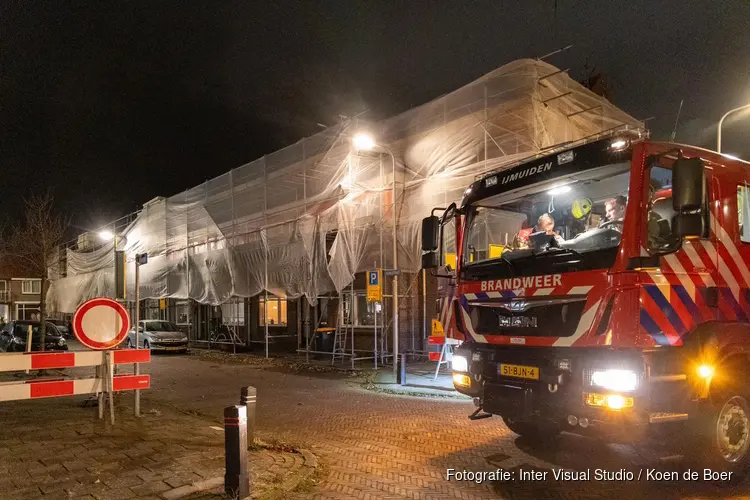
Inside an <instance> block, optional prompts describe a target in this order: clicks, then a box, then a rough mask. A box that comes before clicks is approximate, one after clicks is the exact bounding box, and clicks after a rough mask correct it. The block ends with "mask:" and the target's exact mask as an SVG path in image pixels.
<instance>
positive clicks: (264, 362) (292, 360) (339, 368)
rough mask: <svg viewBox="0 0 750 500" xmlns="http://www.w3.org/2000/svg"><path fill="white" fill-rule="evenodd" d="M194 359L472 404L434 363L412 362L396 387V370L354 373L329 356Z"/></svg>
mask: <svg viewBox="0 0 750 500" xmlns="http://www.w3.org/2000/svg"><path fill="white" fill-rule="evenodd" d="M193 355H195V356H197V357H200V358H202V359H204V360H215V361H220V362H224V363H232V364H242V365H254V366H257V367H258V368H274V367H278V368H283V369H285V370H287V371H289V372H299V373H305V372H307V373H312V372H319V373H330V374H331V376H334V377H339V378H344V377H357V379H356V381H358V382H361V383H362V385H363V386H364V387H365V389H368V390H370V391H374V392H381V393H387V394H400V395H407V396H421V397H435V398H455V399H461V400H466V401H470V400H471V398H470V397H468V396H464V395H463V394H460V393H458V392H457V391H456V390H455V389H454V387H453V378H452V376H451V372H450V370H449V368H448V367H446V366H443V367H442V368H441V370H440V373H439V375H438V377H437V379H435V368H436V367H437V363H436V362H434V361H412V362H407V364H406V383H405V384H403V385H401V384H396V383H395V382H396V381H395V378H394V376H393V366H392V365H386V366H380V367H379V368H378V370H377V371H375V370H373V367H372V364H371V362H369V361H368V362H366V363H362V362H360V363H357V364H356V365H355V369H354V370H352V369H351V365H350V363H349V362H348V361H344V362H340V361H339V362H337V363H336V364H332V363H331V361H330V357H329V356H321V357H320V359H314V358H312V357H311V358H310V361H309V362H306V361H305V358H304V356H300V355H296V356H295V355H290V356H275V357H271V358H264V357H263V356H258V355H254V354H248V353H244V354H237V355H232V354H231V353H223V352H218V351H206V350H201V351H198V350H194V352H193Z"/></svg>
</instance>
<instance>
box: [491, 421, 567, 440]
mask: <svg viewBox="0 0 750 500" xmlns="http://www.w3.org/2000/svg"><path fill="white" fill-rule="evenodd" d="M503 422H505V425H506V426H507V427H508V429H510V430H511V431H513V432H514V433H516V434H518V435H519V436H521V437H524V438H526V439H528V440H531V441H536V442H544V441H550V440H553V439H554V438H555V437H556V436H557V435H558V434H560V432H561V430H560V427H559V426H558V425H555V424H553V423H550V422H539V421H536V422H535V421H529V420H516V419H513V418H509V417H503Z"/></svg>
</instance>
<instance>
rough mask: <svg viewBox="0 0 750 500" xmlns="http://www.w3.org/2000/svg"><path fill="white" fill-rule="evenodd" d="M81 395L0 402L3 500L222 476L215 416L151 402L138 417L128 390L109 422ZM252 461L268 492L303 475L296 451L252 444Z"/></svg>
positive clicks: (116, 498)
mask: <svg viewBox="0 0 750 500" xmlns="http://www.w3.org/2000/svg"><path fill="white" fill-rule="evenodd" d="M144 392H145V391H144ZM85 399H86V398H85V397H77V398H56V399H43V400H35V401H16V402H5V403H0V422H2V425H0V498H2V500H26V499H29V500H31V499H38V498H41V499H44V500H54V499H72V498H81V499H87V500H94V499H95V500H120V499H129V498H138V499H156V498H161V495H163V494H165V493H166V492H169V491H174V489H175V488H179V487H183V486H186V485H191V484H194V483H196V482H206V481H210V480H212V479H215V478H223V476H224V437H223V436H224V435H223V429H222V428H221V427H219V426H217V425H216V424H215V423H214V422H211V421H209V420H208V419H205V418H200V417H197V416H190V415H186V414H184V413H180V412H177V411H175V410H173V409H171V408H165V407H159V408H156V407H155V406H154V405H150V410H146V411H145V412H144V416H143V417H142V418H141V419H135V418H134V417H132V409H131V408H129V407H128V406H127V405H128V403H130V401H132V396H130V395H127V396H126V395H122V396H120V397H118V400H119V402H116V407H119V408H120V410H121V411H118V412H117V414H116V423H115V426H114V427H113V426H111V425H110V424H109V421H108V420H105V421H100V420H98V419H96V418H95V412H96V409H95V408H84V407H83V406H82V402H83V401H84V400H85ZM250 464H251V475H252V477H253V480H254V482H255V484H256V489H257V490H258V492H259V493H262V494H264V495H266V497H268V494H270V493H273V491H274V490H276V489H278V488H279V487H281V486H287V484H286V483H287V482H288V481H289V480H290V479H293V478H294V477H297V476H299V477H302V476H303V475H306V474H305V472H304V471H303V469H305V459H304V458H303V456H302V455H300V454H297V453H290V452H281V451H270V450H268V449H259V450H254V451H252V452H251V453H250ZM293 486H294V485H291V486H290V487H293ZM219 489H220V488H219ZM284 496H286V495H284Z"/></svg>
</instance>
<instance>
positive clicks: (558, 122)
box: [48, 59, 643, 313]
mask: <svg viewBox="0 0 750 500" xmlns="http://www.w3.org/2000/svg"><path fill="white" fill-rule="evenodd" d="M624 128H629V129H636V130H642V128H643V124H642V123H640V122H638V121H637V120H635V119H634V118H632V117H631V116H629V115H627V114H626V113H624V112H622V111H621V110H619V109H617V108H616V107H615V106H613V105H612V104H610V103H609V102H608V101H607V100H605V99H604V98H601V97H599V96H597V95H595V94H593V93H592V92H590V91H588V90H587V89H585V88H584V87H583V86H581V85H579V84H578V83H577V82H575V81H574V80H572V79H571V78H570V77H569V76H568V75H567V74H566V73H565V72H561V71H559V70H558V69H557V68H555V67H554V66H551V65H550V64H547V63H545V62H542V61H539V60H531V59H523V60H519V61H515V62H512V63H509V64H507V65H505V66H503V67H501V68H499V69H497V70H495V71H493V72H491V73H489V74H487V75H485V76H484V77H482V78H480V79H479V80H476V81H474V82H472V83H470V84H469V85H466V86H465V87H462V88H460V89H458V90H456V91H454V92H451V93H450V94H447V95H445V96H442V97H440V98H438V99H435V100H434V101H431V102H429V103H427V104H425V105H423V106H420V107H418V108H415V109H411V110H409V111H407V112H405V113H402V114H400V115H398V116H395V117H393V118H390V119H387V120H384V121H382V122H378V123H366V122H362V121H348V122H346V123H343V124H341V125H340V126H337V127H333V128H329V129H326V130H324V131H321V132H320V133H318V134H316V135H314V136H312V137H308V138H305V139H303V140H301V141H299V142H298V143H296V144H294V145H292V146H289V147H287V148H284V149H282V150H279V151H277V152H275V153H272V154H270V155H268V156H265V157H263V158H260V159H258V160H256V161H253V162H251V163H248V164H246V165H243V166H241V167H238V168H236V169H234V170H232V171H230V172H227V173H226V174H224V175H221V176H219V177H216V178H215V179H211V180H209V181H207V182H205V183H204V184H201V185H200V186H196V187H194V188H193V189H189V190H187V191H185V192H182V193H179V194H176V195H174V196H171V197H169V198H158V199H156V200H152V201H151V202H149V203H148V204H146V205H145V206H144V208H143V210H142V211H141V212H140V213H139V214H138V216H137V218H136V219H135V221H134V222H133V223H132V224H130V225H129V226H128V227H127V228H126V229H125V230H124V231H123V232H122V234H120V235H119V236H118V240H117V242H116V244H117V246H118V249H124V250H125V251H126V252H127V255H128V266H129V270H128V280H129V283H128V288H129V289H128V296H129V297H133V292H134V290H133V286H134V283H133V277H134V272H133V265H134V264H133V262H132V261H133V258H134V256H135V254H136V253H140V252H147V253H148V254H149V262H148V264H147V265H145V266H141V270H140V272H141V297H142V298H161V297H170V298H178V299H185V298H191V299H194V300H196V301H198V302H201V303H206V304H212V305H218V304H221V303H224V302H226V301H228V300H229V299H230V298H231V297H248V296H253V295H256V294H259V293H261V292H263V291H264V290H268V292H270V293H272V294H275V295H278V296H286V297H289V298H296V297H300V296H306V297H308V299H309V300H310V301H311V302H314V300H315V297H317V296H318V295H319V294H321V293H325V292H328V291H334V290H336V291H340V290H342V289H343V288H344V287H345V286H346V285H347V284H349V283H350V282H351V281H352V280H353V278H354V275H355V274H356V273H357V272H361V271H365V270H367V269H371V268H373V267H374V266H377V267H383V268H390V267H392V265H393V264H392V263H393V255H392V253H393V252H392V229H393V224H394V220H395V221H396V225H397V234H398V236H397V239H398V248H399V250H398V251H399V254H398V267H399V268H400V269H401V270H402V271H416V270H418V268H419V263H420V249H419V236H420V234H419V232H420V220H421V218H422V217H424V216H426V215H428V214H429V212H430V210H431V209H432V208H433V207H435V206H447V205H448V204H449V203H450V202H453V201H459V200H460V198H461V195H462V194H463V190H464V189H465V188H466V186H467V185H468V184H469V183H470V182H471V181H472V180H473V179H474V177H475V176H477V175H480V174H482V173H484V172H487V171H489V170H495V169H499V168H503V167H504V166H509V165H511V164H513V163H515V162H518V161H519V160H522V159H524V158H528V157H530V156H533V155H536V154H541V153H547V152H551V151H552V150H553V149H555V148H556V147H561V146H562V145H564V144H567V143H570V142H573V141H580V140H585V139H587V138H593V137H594V136H597V135H600V134H606V133H611V132H612V131H614V130H618V129H624ZM360 130H367V131H369V132H370V133H371V134H372V135H373V136H374V137H375V138H376V139H377V141H378V142H379V143H380V144H383V145H385V146H387V148H388V149H389V150H390V151H392V153H393V157H391V155H390V154H389V153H388V151H386V150H377V149H376V150H375V151H374V152H366V153H358V152H356V151H353V150H352V148H351V139H352V136H353V134H354V133H355V132H357V131H360ZM392 161H394V162H395V163H396V165H395V167H396V169H395V172H396V174H395V175H396V184H397V186H396V196H395V203H394V196H393V191H392V184H393V164H392ZM114 245H115V241H113V242H111V243H109V244H107V245H104V246H102V247H100V248H97V249H95V250H93V251H82V250H81V249H76V248H67V249H65V268H66V272H65V276H64V277H62V278H60V279H56V280H53V282H52V285H51V287H50V290H49V296H48V300H49V305H50V307H51V308H52V309H53V310H57V311H60V312H68V313H70V312H73V311H74V310H75V308H76V306H77V305H78V304H80V303H81V302H83V301H84V300H86V299H88V298H91V297H95V296H112V295H113V293H114V284H113V283H114V277H113V271H112V268H113V250H114Z"/></svg>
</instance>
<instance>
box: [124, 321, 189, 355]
mask: <svg viewBox="0 0 750 500" xmlns="http://www.w3.org/2000/svg"><path fill="white" fill-rule="evenodd" d="M139 333H140V339H139V341H140V343H141V347H143V348H144V349H151V350H152V351H182V352H185V351H187V350H188V336H187V334H185V333H183V332H181V331H180V329H179V328H177V327H176V326H174V325H173V324H172V323H170V322H169V321H164V320H160V319H147V320H144V321H141V322H140V328H139ZM125 342H126V345H127V346H128V347H130V348H134V347H135V329H131V330H130V331H129V332H128V339H127V340H126V341H125Z"/></svg>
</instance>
